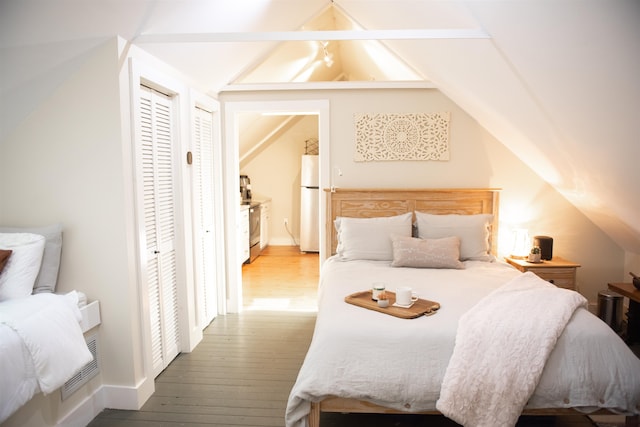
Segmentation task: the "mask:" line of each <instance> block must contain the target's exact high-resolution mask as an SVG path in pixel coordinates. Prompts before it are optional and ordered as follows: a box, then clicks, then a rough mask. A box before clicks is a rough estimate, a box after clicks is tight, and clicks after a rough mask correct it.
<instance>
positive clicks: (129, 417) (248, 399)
mask: <svg viewBox="0 0 640 427" xmlns="http://www.w3.org/2000/svg"><path fill="white" fill-rule="evenodd" d="M267 249H268V250H267V251H265V252H263V255H261V256H260V257H258V258H257V259H256V261H254V262H253V263H252V264H250V265H245V266H244V267H243V293H244V307H245V310H244V311H243V312H242V313H241V314H229V315H226V316H219V317H218V318H216V319H215V320H214V321H213V322H212V323H211V325H209V327H208V328H207V329H205V332H204V338H203V340H202V342H201V343H200V344H199V345H198V346H197V347H196V349H195V350H194V351H193V352H192V353H189V354H180V355H179V356H178V357H177V358H176V359H175V360H174V361H173V362H172V363H171V365H170V366H169V367H168V368H167V369H165V371H164V372H163V373H162V374H160V375H159V376H158V377H157V378H156V391H155V393H154V394H153V396H152V397H151V398H150V399H149V401H148V402H146V403H145V405H144V406H143V407H142V408H141V409H140V410H139V411H121V410H109V409H107V410H105V411H103V412H102V413H101V414H99V415H98V416H97V417H96V418H95V419H94V420H93V421H92V422H91V423H90V424H89V426H90V427H107V426H109V427H111V426H114V427H119V426H127V427H147V426H190V427H198V426H229V427H232V426H233V427H237V426H246V427H251V426H261V427H270V426H283V425H284V412H285V408H286V404H287V399H288V396H289V392H290V390H291V387H292V386H293V384H294V382H295V379H296V377H297V374H298V370H299V368H300V366H301V364H302V361H303V359H304V355H305V354H306V351H307V348H308V346H309V343H310V341H311V336H312V333H313V327H314V324H315V307H316V288H317V283H318V271H319V268H318V256H317V254H301V253H299V252H298V250H297V248H295V247H269V248H267ZM616 421H617V420H616ZM321 425H322V427H347V426H368V427H392V426H393V427H417V426H429V427H453V426H457V424H456V423H454V422H452V421H450V420H447V419H446V418H444V417H442V416H435V415H428V416H426V415H415V416H406V415H404V416H394V415H359V414H323V415H322V417H321ZM594 425H595V424H593V423H592V422H591V421H590V420H589V418H587V417H559V418H558V419H555V418H553V417H551V418H535V419H531V418H523V419H521V421H520V422H519V423H518V426H520V427H551V426H554V427H592V426H594ZM613 425H615V424H613Z"/></svg>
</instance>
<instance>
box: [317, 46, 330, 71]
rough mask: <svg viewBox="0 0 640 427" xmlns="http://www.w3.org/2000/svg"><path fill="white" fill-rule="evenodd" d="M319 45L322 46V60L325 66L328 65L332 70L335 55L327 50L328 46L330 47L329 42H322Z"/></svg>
mask: <svg viewBox="0 0 640 427" xmlns="http://www.w3.org/2000/svg"><path fill="white" fill-rule="evenodd" d="M318 43H320V46H322V53H323V55H324V57H323V58H322V60H323V61H324V65H326V66H327V67H328V68H331V66H332V65H333V54H332V53H329V51H328V50H327V46H329V42H328V41H320V42H318Z"/></svg>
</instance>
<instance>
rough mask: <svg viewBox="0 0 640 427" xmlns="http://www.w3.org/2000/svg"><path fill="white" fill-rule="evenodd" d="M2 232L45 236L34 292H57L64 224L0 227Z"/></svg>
mask: <svg viewBox="0 0 640 427" xmlns="http://www.w3.org/2000/svg"><path fill="white" fill-rule="evenodd" d="M0 233H32V234H39V235H41V236H44V238H45V245H44V255H43V256H42V265H41V266H40V273H38V277H37V279H36V282H35V284H34V285H33V293H34V294H38V293H40V292H55V291H56V285H57V282H58V270H59V269H60V257H61V255H62V224H52V225H46V226H43V227H0Z"/></svg>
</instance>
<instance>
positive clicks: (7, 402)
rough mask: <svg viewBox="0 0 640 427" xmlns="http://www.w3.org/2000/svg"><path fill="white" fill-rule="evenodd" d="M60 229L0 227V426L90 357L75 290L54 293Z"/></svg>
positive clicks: (50, 389) (79, 304)
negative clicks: (33, 398)
mask: <svg viewBox="0 0 640 427" xmlns="http://www.w3.org/2000/svg"><path fill="white" fill-rule="evenodd" d="M61 245H62V230H61V227H60V226H59V225H55V226H50V227H43V228H37V229H16V228H8V227H0V423H2V422H4V421H5V420H6V419H7V418H9V417H10V416H11V415H12V414H13V413H14V412H15V411H16V410H17V409H19V408H20V407H22V406H23V405H24V404H25V403H26V402H28V401H29V400H30V399H31V398H32V397H33V396H34V395H35V394H36V393H39V392H42V393H44V394H49V393H52V392H54V391H55V390H57V389H58V388H60V386H62V385H63V384H64V383H65V382H66V381H67V380H68V379H69V378H71V377H72V376H74V375H75V374H76V373H77V372H78V371H79V370H80V369H81V368H82V367H83V366H85V365H86V364H87V363H89V362H90V361H91V360H92V359H93V356H92V355H91V353H90V351H89V350H88V348H87V345H86V342H85V340H84V336H83V333H82V329H81V326H80V324H81V321H82V317H81V314H80V306H81V305H82V304H83V302H85V301H86V298H84V296H83V295H82V294H81V293H79V292H76V291H72V292H68V293H65V294H55V293H54V291H55V288H56V282H57V275H58V268H59V262H60V253H61Z"/></svg>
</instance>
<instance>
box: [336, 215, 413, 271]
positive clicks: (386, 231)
mask: <svg viewBox="0 0 640 427" xmlns="http://www.w3.org/2000/svg"><path fill="white" fill-rule="evenodd" d="M412 218H413V213H412V212H408V213H405V214H401V215H396V216H389V217H376V218H349V217H338V218H336V221H335V226H336V230H337V232H338V247H337V249H336V253H337V255H338V256H339V257H340V258H341V259H343V260H356V259H369V260H378V261H391V260H392V259H393V247H392V245H391V236H392V235H398V236H407V237H411V220H412Z"/></svg>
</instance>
